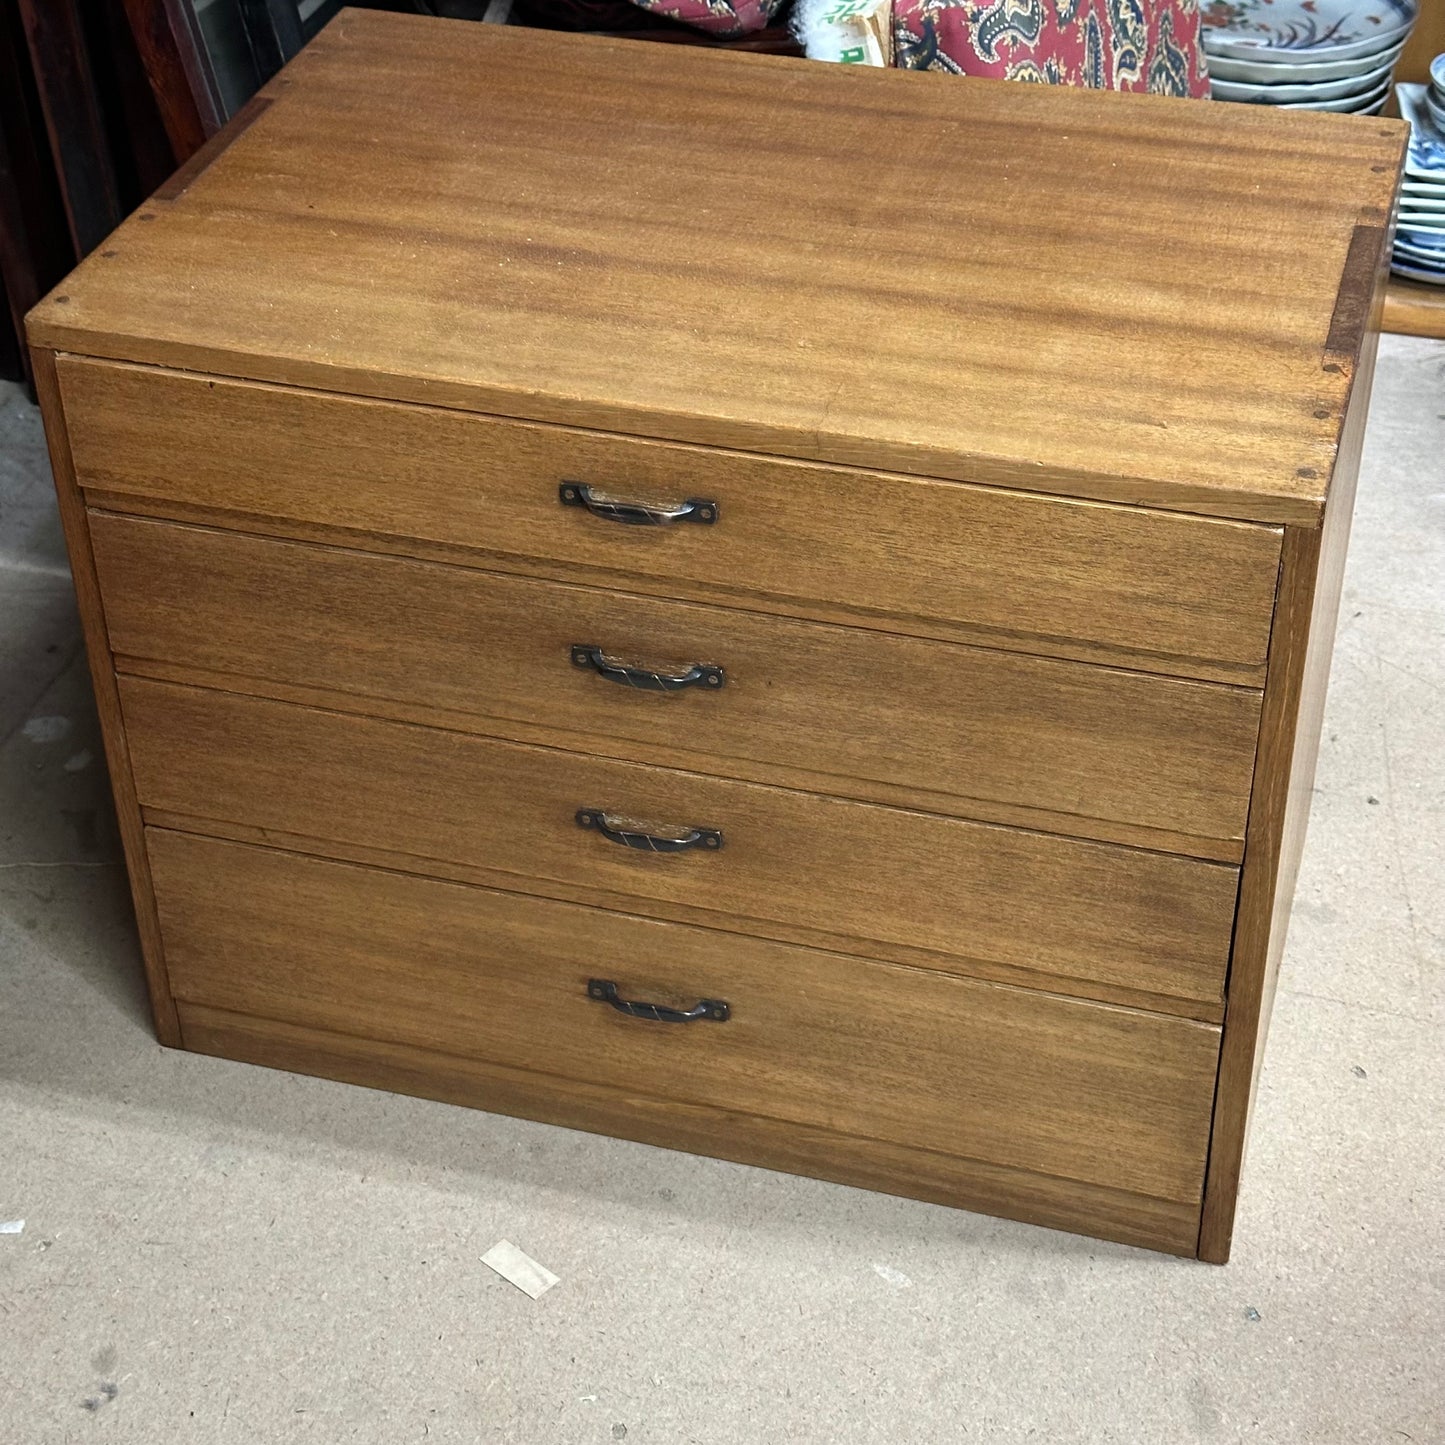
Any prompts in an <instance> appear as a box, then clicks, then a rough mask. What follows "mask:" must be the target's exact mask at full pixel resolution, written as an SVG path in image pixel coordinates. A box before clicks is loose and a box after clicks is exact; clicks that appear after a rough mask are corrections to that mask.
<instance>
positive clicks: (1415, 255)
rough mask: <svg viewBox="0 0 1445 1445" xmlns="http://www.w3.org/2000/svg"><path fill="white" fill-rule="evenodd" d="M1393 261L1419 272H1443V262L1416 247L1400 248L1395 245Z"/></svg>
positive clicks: (1432, 253) (1444, 268)
mask: <svg viewBox="0 0 1445 1445" xmlns="http://www.w3.org/2000/svg"><path fill="white" fill-rule="evenodd" d="M1395 260H1397V261H1400V262H1403V264H1405V265H1406V266H1414V267H1416V268H1417V269H1418V270H1421V271H1442V270H1445V261H1442V260H1441V259H1440V258H1439V257H1438V256H1436V255H1435V254H1434V252H1432V251H1422V250H1420V249H1419V247H1417V246H1402V245H1400V244H1399V242H1396V243H1395Z"/></svg>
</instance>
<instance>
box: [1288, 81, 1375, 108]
mask: <svg viewBox="0 0 1445 1445" xmlns="http://www.w3.org/2000/svg"><path fill="white" fill-rule="evenodd" d="M1389 95H1390V82H1389V81H1388V80H1382V81H1381V82H1380V83H1379V84H1378V85H1377V86H1376V87H1375V88H1374V89H1373V90H1367V91H1365V92H1364V94H1363V95H1347V96H1344V97H1343V98H1342V99H1340V100H1287V101H1285V103H1284V104H1283V105H1282V106H1280V107H1278V108H1279V109H1280V110H1334V111H1341V112H1347V113H1352V114H1354V115H1375V114H1376V113H1377V112H1378V111H1380V110H1381V109H1383V107H1384V104H1385V101H1386V100H1388V99H1389Z"/></svg>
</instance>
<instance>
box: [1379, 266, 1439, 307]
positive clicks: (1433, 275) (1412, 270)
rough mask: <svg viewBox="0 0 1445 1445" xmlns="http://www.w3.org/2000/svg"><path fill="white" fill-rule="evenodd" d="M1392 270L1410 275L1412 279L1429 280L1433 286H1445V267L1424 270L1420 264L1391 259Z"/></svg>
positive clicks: (1399, 273)
mask: <svg viewBox="0 0 1445 1445" xmlns="http://www.w3.org/2000/svg"><path fill="white" fill-rule="evenodd" d="M1390 270H1392V271H1393V272H1394V273H1395V275H1397V276H1405V277H1408V278H1409V279H1410V280H1411V281H1428V282H1429V283H1430V284H1431V285H1432V286H1445V267H1441V269H1440V270H1438V271H1422V270H1420V268H1419V267H1418V266H1407V265H1406V264H1405V263H1404V262H1402V261H1391V262H1390ZM1431 304H1432V305H1433V304H1434V303H1433V302H1432V303H1431Z"/></svg>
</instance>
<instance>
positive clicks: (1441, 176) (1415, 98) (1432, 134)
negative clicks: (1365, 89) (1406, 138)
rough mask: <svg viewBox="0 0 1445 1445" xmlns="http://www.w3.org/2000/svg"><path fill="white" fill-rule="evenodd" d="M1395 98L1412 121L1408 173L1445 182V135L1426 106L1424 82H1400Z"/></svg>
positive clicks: (1406, 162)
mask: <svg viewBox="0 0 1445 1445" xmlns="http://www.w3.org/2000/svg"><path fill="white" fill-rule="evenodd" d="M1395 98H1396V100H1398V101H1399V102H1400V114H1401V115H1403V116H1404V117H1405V119H1406V120H1408V121H1409V122H1410V149H1409V150H1408V151H1407V152H1406V154H1405V173H1406V174H1407V175H1411V176H1419V177H1421V178H1423V179H1427V180H1430V179H1433V180H1437V181H1445V136H1442V135H1441V134H1440V132H1439V131H1438V130H1436V129H1435V125H1434V122H1432V121H1431V119H1430V112H1429V111H1427V110H1426V109H1425V87H1424V86H1423V85H1397V86H1396V87H1395Z"/></svg>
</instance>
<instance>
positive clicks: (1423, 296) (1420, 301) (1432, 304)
mask: <svg viewBox="0 0 1445 1445" xmlns="http://www.w3.org/2000/svg"><path fill="white" fill-rule="evenodd" d="M1384 329H1385V330H1386V331H1395V332H1399V333H1400V334H1401V335H1404V336H1438V337H1442V338H1445V286H1427V285H1426V284H1425V283H1424V282H1422V281H1407V280H1406V279H1405V278H1404V277H1403V276H1391V277H1390V288H1389V290H1388V291H1387V292H1386V293H1385V320H1384Z"/></svg>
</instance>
